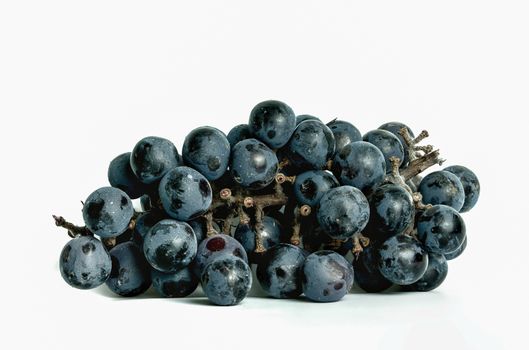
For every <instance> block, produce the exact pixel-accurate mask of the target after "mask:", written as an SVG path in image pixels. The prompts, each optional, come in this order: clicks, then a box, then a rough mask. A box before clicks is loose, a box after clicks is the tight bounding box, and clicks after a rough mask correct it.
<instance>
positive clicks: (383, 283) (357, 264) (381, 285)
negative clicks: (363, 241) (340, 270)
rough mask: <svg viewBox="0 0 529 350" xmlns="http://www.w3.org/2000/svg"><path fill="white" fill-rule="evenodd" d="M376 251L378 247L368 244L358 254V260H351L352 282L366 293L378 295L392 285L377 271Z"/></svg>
mask: <svg viewBox="0 0 529 350" xmlns="http://www.w3.org/2000/svg"><path fill="white" fill-rule="evenodd" d="M378 249H379V248H378V246H376V245H375V244H373V243H370V244H369V245H368V246H367V247H365V248H364V250H363V251H362V252H361V253H360V256H359V257H358V259H353V267H354V281H355V283H356V285H357V286H359V287H360V288H362V289H363V290H364V291H366V292H368V293H379V292H382V291H384V290H386V289H389V288H390V287H391V286H392V285H393V283H392V282H391V281H389V280H388V279H387V278H386V277H384V276H383V275H382V274H381V273H380V271H379V269H378V265H379V261H380V255H379V252H378Z"/></svg>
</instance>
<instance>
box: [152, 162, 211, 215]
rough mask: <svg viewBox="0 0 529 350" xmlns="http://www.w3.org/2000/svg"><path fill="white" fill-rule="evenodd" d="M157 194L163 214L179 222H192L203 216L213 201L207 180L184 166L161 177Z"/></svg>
mask: <svg viewBox="0 0 529 350" xmlns="http://www.w3.org/2000/svg"><path fill="white" fill-rule="evenodd" d="M159 194H160V200H161V202H162V206H163V208H164V209H165V212H166V213H167V214H168V215H169V216H170V217H172V218H173V219H176V220H179V221H188V220H192V219H194V218H197V217H198V216H200V215H202V214H204V213H205V212H206V211H207V210H208V208H209V206H210V205H211V202H212V200H213V194H212V191H211V185H210V184H209V182H208V180H207V179H206V178H205V177H204V176H203V175H202V174H201V173H199V172H198V171H196V170H195V169H192V168H189V167H186V166H181V167H177V168H174V169H172V170H170V171H169V172H168V173H167V174H166V175H165V176H164V177H163V179H162V181H160V186H159Z"/></svg>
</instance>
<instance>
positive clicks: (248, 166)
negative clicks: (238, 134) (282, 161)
mask: <svg viewBox="0 0 529 350" xmlns="http://www.w3.org/2000/svg"><path fill="white" fill-rule="evenodd" d="M230 167H231V174H232V176H233V179H234V180H235V182H236V183H238V184H239V185H241V186H243V187H246V188H250V189H253V190H258V189H262V188H265V187H266V186H268V185H269V184H271V183H272V181H274V178H275V176H276V174H277V171H278V168H279V164H278V161H277V156H276V154H275V153H274V152H273V151H272V150H271V149H270V148H268V147H267V146H266V145H265V144H264V143H262V142H260V141H257V140H256V139H247V140H243V141H241V142H239V143H238V144H236V145H235V147H233V150H232V159H231V166H230Z"/></svg>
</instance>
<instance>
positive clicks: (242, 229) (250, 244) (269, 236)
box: [234, 216, 282, 262]
mask: <svg viewBox="0 0 529 350" xmlns="http://www.w3.org/2000/svg"><path fill="white" fill-rule="evenodd" d="M262 225H263V226H262V229H261V230H258V231H257V232H259V237H260V238H261V242H262V243H263V246H264V249H265V250H268V249H270V248H272V247H273V246H275V245H276V244H278V243H279V242H280V241H281V234H282V232H281V231H282V230H281V226H280V225H279V222H278V221H277V220H276V219H273V218H271V217H269V216H265V217H264V218H263V222H262ZM255 236H256V229H255V225H253V224H239V225H238V226H237V229H236V230H235V235H234V237H235V239H236V240H238V241H239V242H240V243H241V244H242V246H243V247H244V250H246V253H247V254H248V256H249V257H250V261H251V262H257V261H258V260H259V258H260V257H259V256H257V255H256V254H255V253H254V251H255V248H256V242H255Z"/></svg>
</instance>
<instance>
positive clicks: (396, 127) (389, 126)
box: [378, 122, 415, 167]
mask: <svg viewBox="0 0 529 350" xmlns="http://www.w3.org/2000/svg"><path fill="white" fill-rule="evenodd" d="M378 128H379V129H381V130H386V131H389V132H390V133H392V134H393V135H395V136H397V138H398V139H399V141H400V143H401V144H402V147H406V142H405V141H404V138H403V137H402V136H401V134H400V130H401V129H402V128H406V129H407V130H408V134H409V135H410V136H411V138H412V139H413V138H415V135H414V134H413V131H412V130H411V129H410V128H409V127H408V126H407V125H405V124H403V123H401V122H389V123H386V124H383V125H381V126H379V127H378ZM409 161H410V158H409V156H408V152H404V159H403V161H402V165H401V167H404V166H407V165H408V163H409Z"/></svg>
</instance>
